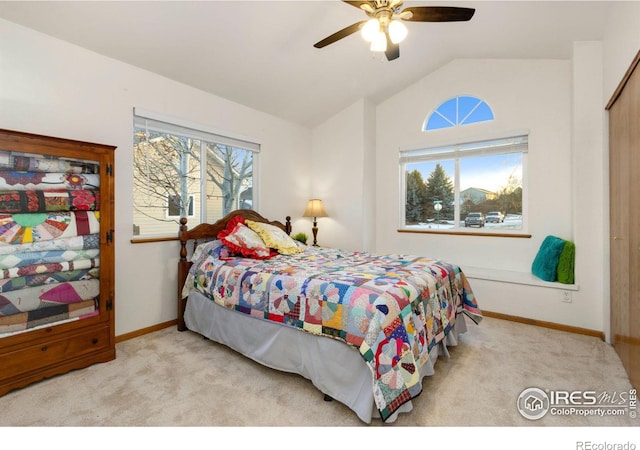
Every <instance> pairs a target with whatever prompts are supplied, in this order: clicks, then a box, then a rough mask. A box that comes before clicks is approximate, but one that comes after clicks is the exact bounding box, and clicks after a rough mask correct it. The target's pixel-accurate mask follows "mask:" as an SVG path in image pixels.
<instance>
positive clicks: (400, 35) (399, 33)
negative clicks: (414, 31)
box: [388, 20, 409, 44]
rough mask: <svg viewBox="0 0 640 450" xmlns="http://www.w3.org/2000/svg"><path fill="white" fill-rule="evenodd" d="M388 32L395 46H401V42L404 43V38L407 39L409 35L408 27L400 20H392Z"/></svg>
mask: <svg viewBox="0 0 640 450" xmlns="http://www.w3.org/2000/svg"><path fill="white" fill-rule="evenodd" d="M388 30H389V39H391V42H393V43H394V44H399V43H400V42H402V41H404V38H406V37H407V34H408V33H409V30H407V27H406V26H405V25H404V24H403V23H402V22H400V21H399V20H392V21H391V23H389V28H388Z"/></svg>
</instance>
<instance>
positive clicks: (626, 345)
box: [606, 52, 640, 389]
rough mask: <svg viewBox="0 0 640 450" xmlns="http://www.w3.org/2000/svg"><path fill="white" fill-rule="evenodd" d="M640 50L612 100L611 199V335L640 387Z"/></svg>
mask: <svg viewBox="0 0 640 450" xmlns="http://www.w3.org/2000/svg"><path fill="white" fill-rule="evenodd" d="M639 62H640V52H639V53H638V54H637V55H636V57H635V59H634V61H633V63H632V64H631V66H630V67H629V69H628V70H627V73H626V74H625V76H624V78H623V79H622V81H621V82H620V84H619V85H618V88H617V89H616V91H615V93H614V94H613V96H612V98H611V100H610V101H609V103H608V104H607V106H606V109H607V110H608V111H609V186H610V190H609V203H610V214H609V221H610V230H611V231H610V233H611V234H610V263H611V265H610V268H611V275H610V281H611V338H612V343H613V346H614V348H615V349H616V352H617V353H618V355H619V356H620V359H621V360H622V364H623V365H624V367H625V369H626V371H627V374H628V375H629V378H630V380H631V384H632V385H633V387H634V388H635V389H640V69H637V66H638V63H639Z"/></svg>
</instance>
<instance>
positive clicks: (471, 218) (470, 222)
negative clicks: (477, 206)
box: [464, 212, 485, 228]
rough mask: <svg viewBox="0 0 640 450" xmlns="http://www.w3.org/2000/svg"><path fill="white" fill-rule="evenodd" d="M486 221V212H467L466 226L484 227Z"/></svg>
mask: <svg viewBox="0 0 640 450" xmlns="http://www.w3.org/2000/svg"><path fill="white" fill-rule="evenodd" d="M484 222H485V218H484V214H482V213H480V212H471V213H469V214H467V218H466V219H464V226H465V227H479V228H481V227H484Z"/></svg>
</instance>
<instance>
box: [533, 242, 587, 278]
mask: <svg viewBox="0 0 640 450" xmlns="http://www.w3.org/2000/svg"><path fill="white" fill-rule="evenodd" d="M575 249H576V247H575V244H574V243H573V242H570V241H566V240H564V239H561V238H559V237H556V236H547V237H546V238H545V239H544V241H542V244H541V245H540V249H539V250H538V253H537V254H536V257H535V259H534V260H533V264H532V265H531V272H532V273H533V274H534V275H535V276H537V277H538V278H540V279H542V280H544V281H552V282H555V281H557V282H559V283H564V284H573V282H574V264H575Z"/></svg>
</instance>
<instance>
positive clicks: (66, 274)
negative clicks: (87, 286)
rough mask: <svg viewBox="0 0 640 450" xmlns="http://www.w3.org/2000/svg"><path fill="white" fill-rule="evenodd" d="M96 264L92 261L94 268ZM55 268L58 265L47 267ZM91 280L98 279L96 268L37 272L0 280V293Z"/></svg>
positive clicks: (96, 262)
mask: <svg viewBox="0 0 640 450" xmlns="http://www.w3.org/2000/svg"><path fill="white" fill-rule="evenodd" d="M98 263H99V261H98V260H94V264H95V266H97V265H98ZM67 264H73V263H67ZM57 268H58V263H55V264H54V263H52V264H49V265H48V270H53V269H57ZM92 278H100V269H99V268H98V267H92V268H91V269H75V270H63V271H58V272H53V271H50V272H37V273H32V274H29V275H23V276H16V277H13V278H5V279H0V293H2V292H9V291H16V290H18V289H27V288H30V287H36V286H42V285H43V284H53V283H64V282H66V281H79V280H90V279H92Z"/></svg>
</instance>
